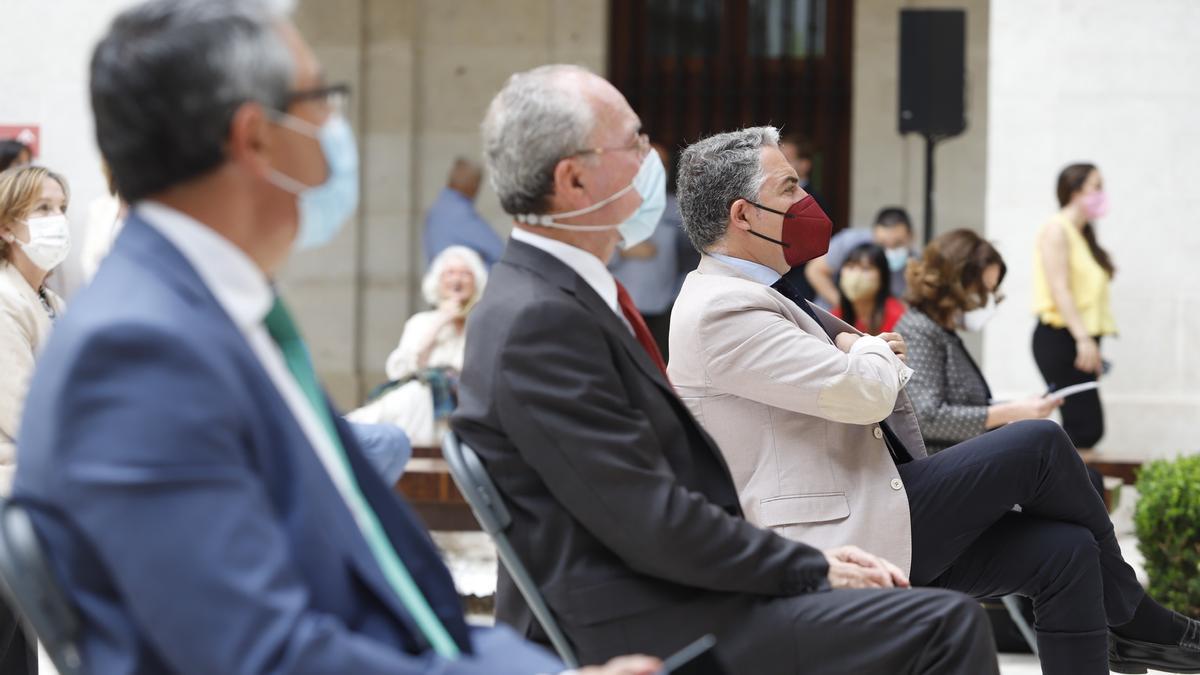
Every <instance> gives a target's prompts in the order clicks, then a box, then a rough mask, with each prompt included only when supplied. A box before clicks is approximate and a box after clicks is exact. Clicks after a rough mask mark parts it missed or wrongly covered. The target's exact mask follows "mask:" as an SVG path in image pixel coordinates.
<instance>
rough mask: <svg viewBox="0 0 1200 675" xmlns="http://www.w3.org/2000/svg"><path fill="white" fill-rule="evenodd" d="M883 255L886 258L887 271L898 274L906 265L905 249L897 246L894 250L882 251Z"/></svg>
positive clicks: (906, 251)
mask: <svg viewBox="0 0 1200 675" xmlns="http://www.w3.org/2000/svg"><path fill="white" fill-rule="evenodd" d="M884 255H886V256H887V261H888V269H889V270H891V271H893V272H899V271H900V270H902V269H904V265H905V264H907V263H908V248H907V247H904V246H897V247H896V248H889V249H887V250H886V251H884Z"/></svg>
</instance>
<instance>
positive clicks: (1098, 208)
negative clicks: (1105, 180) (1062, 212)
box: [1080, 190, 1108, 220]
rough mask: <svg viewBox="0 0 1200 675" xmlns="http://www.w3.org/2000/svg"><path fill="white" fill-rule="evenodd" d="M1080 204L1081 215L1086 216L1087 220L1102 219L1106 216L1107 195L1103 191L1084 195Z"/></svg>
mask: <svg viewBox="0 0 1200 675" xmlns="http://www.w3.org/2000/svg"><path fill="white" fill-rule="evenodd" d="M1080 203H1081V205H1082V206H1083V215H1085V216H1087V219H1088V220H1095V219H1097V218H1103V217H1104V216H1105V215H1107V214H1108V194H1107V193H1105V192H1104V190H1096V191H1095V192H1089V193H1087V194H1085V195H1084V196H1083V198H1082V199H1081V200H1080Z"/></svg>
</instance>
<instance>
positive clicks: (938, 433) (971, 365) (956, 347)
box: [896, 309, 992, 454]
mask: <svg viewBox="0 0 1200 675" xmlns="http://www.w3.org/2000/svg"><path fill="white" fill-rule="evenodd" d="M896 332H897V333H900V334H901V335H903V336H904V341H905V342H907V343H908V363H909V365H911V366H912V367H913V368H914V369H916V372H915V373H914V374H913V378H912V380H910V381H909V383H908V387H907V389H908V395H909V396H911V397H912V400H913V405H915V406H916V408H917V419H919V420H920V421H921V433H923V434H924V435H925V446H926V448H928V450H929V452H930V453H931V454H932V453H935V452H940V451H942V450H945V449H946V448H948V447H950V446H952V445H954V444H955V443H961V442H963V441H965V440H969V439H972V438H975V437H976V436H979V435H980V434H983V433H984V432H986V431H987V424H986V422H987V409H988V404H989V402H990V401H991V398H992V391H991V389H989V388H988V385H987V380H985V379H984V378H983V373H981V372H979V366H977V365H976V364H975V361H974V359H972V358H971V355H970V354H969V353H967V350H966V348H965V347H964V346H963V343H962V340H960V339H959V337H958V334H956V333H955V332H953V331H949V330H946V329H945V328H942V327H941V326H939V325H938V324H937V323H935V322H934V321H933V319H931V318H929V317H928V316H926V315H925V314H923V313H922V312H921V311H920V310H916V309H909V310H908V311H907V312H905V313H904V316H903V317H901V319H900V322H899V323H897V324H896Z"/></svg>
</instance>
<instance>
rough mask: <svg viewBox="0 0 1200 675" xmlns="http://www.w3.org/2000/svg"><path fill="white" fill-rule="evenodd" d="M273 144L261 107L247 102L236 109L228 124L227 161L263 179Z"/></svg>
mask: <svg viewBox="0 0 1200 675" xmlns="http://www.w3.org/2000/svg"><path fill="white" fill-rule="evenodd" d="M272 142H273V134H272V129H271V121H270V119H269V118H268V117H267V112H266V110H265V109H264V108H263V107H262V105H261V104H259V103H254V102H247V103H243V104H241V105H240V106H238V109H237V110H236V111H234V113H233V118H232V119H231V120H230V121H229V136H228V138H227V139H226V141H225V156H226V157H228V158H229V161H230V162H232V163H234V164H237V165H239V166H241V167H242V168H243V169H244V170H246V171H247V172H248V173H251V174H253V175H255V176H266V175H267V172H268V170H269V169H270V168H271V160H270V150H271V147H272Z"/></svg>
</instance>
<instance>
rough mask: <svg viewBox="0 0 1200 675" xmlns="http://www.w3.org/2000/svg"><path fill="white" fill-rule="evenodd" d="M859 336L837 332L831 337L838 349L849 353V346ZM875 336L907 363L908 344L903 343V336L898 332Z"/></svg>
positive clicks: (856, 340)
mask: <svg viewBox="0 0 1200 675" xmlns="http://www.w3.org/2000/svg"><path fill="white" fill-rule="evenodd" d="M860 337H862V336H861V335H859V334H857V333H838V336H837V337H836V338H834V339H833V344H835V345H837V348H838V349H840V350H842V351H844V352H846V353H847V354H849V353H850V347H852V346H853V345H854V343H855V342H858V339H859V338H860ZM876 337H878V338H879V339H880V340H883V341H884V342H886V343H887V346H888V349H891V350H892V353H893V354H895V355H896V356H897V357H899V359H900V360H901V361H902V362H904V363H908V345H907V344H905V343H904V338H903V337H901V336H900V334H899V333H880V334H879V335H877V336H876Z"/></svg>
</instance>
